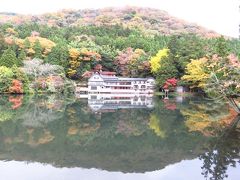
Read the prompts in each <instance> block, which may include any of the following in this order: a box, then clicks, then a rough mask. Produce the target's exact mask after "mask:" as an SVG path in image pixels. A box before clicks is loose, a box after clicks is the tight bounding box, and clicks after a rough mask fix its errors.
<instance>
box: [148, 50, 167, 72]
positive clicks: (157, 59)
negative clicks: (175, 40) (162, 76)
mask: <svg viewBox="0 0 240 180" xmlns="http://www.w3.org/2000/svg"><path fill="white" fill-rule="evenodd" d="M168 54H169V49H167V48H164V49H162V50H159V51H158V53H157V54H156V55H155V56H153V57H152V58H151V59H150V65H151V71H152V72H153V73H156V72H157V71H158V70H159V68H160V67H161V60H162V59H163V58H165V57H168Z"/></svg>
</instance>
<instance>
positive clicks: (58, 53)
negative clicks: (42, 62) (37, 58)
mask: <svg viewBox="0 0 240 180" xmlns="http://www.w3.org/2000/svg"><path fill="white" fill-rule="evenodd" d="M46 61H47V62H48V63H50V64H54V65H60V66H63V67H64V68H66V67H67V65H68V47H67V46H66V45H65V44H63V43H59V44H57V45H56V46H55V47H53V48H52V51H51V52H50V54H49V55H48V57H47V58H46Z"/></svg>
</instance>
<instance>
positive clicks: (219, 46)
mask: <svg viewBox="0 0 240 180" xmlns="http://www.w3.org/2000/svg"><path fill="white" fill-rule="evenodd" d="M215 47H216V53H217V54H218V55H219V56H220V57H227V56H228V55H229V53H230V51H229V47H228V43H227V41H226V40H225V38H224V37H223V36H221V37H219V38H217V40H216V43H215Z"/></svg>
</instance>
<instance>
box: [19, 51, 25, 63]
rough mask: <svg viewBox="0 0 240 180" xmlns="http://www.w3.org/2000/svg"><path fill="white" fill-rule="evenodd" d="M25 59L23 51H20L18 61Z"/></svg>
mask: <svg viewBox="0 0 240 180" xmlns="http://www.w3.org/2000/svg"><path fill="white" fill-rule="evenodd" d="M26 57H27V55H26V53H25V51H24V50H23V49H21V50H20V52H19V54H18V59H19V60H20V61H23V60H25V59H26Z"/></svg>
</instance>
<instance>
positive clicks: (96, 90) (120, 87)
mask: <svg viewBox="0 0 240 180" xmlns="http://www.w3.org/2000/svg"><path fill="white" fill-rule="evenodd" d="M154 87H155V80H154V79H153V78H124V77H117V76H114V75H112V76H110V75H102V74H99V73H95V74H93V75H92V76H91V77H90V78H89V80H88V93H90V94H100V93H108V94H115V93H118V94H119V93H125V94H126V93H130V94H152V93H153V92H154Z"/></svg>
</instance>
